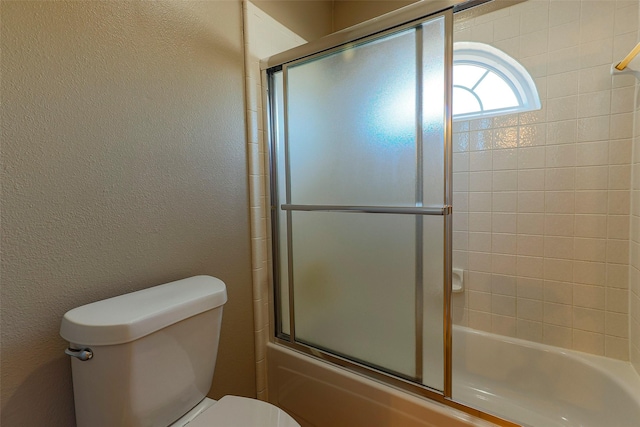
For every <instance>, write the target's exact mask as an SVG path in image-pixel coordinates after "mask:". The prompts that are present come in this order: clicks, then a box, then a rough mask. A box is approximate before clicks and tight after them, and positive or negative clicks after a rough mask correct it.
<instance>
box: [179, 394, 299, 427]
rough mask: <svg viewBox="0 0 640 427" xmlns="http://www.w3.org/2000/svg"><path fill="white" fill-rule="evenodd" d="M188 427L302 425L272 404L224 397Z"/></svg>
mask: <svg viewBox="0 0 640 427" xmlns="http://www.w3.org/2000/svg"><path fill="white" fill-rule="evenodd" d="M188 427H300V424H298V423H297V422H296V421H295V420H294V419H293V418H291V416H289V415H288V414H287V413H286V412H284V411H283V410H282V409H279V408H278V407H276V406H274V405H272V404H270V403H266V402H262V401H260V400H256V399H249V398H246V397H238V396H224V397H223V398H222V399H220V400H218V401H217V402H216V403H214V404H213V405H211V406H209V407H208V408H207V409H205V410H204V411H202V412H201V413H200V414H198V415H197V416H196V417H195V418H193V419H192V420H191V421H190V422H189V424H188Z"/></svg>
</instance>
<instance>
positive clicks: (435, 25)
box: [422, 17, 447, 206]
mask: <svg viewBox="0 0 640 427" xmlns="http://www.w3.org/2000/svg"><path fill="white" fill-rule="evenodd" d="M444 28H445V23H444V18H443V17H440V18H437V19H434V20H432V21H429V22H426V23H424V24H423V25H422V46H423V48H422V57H423V62H422V87H423V91H422V139H423V162H424V163H423V164H424V166H423V167H424V187H423V188H424V192H423V203H424V205H425V206H439V205H442V204H444V202H445V200H444V182H445V176H444V160H445V147H446V145H445V126H446V115H445V108H444V105H445V94H446V91H447V86H446V79H445V72H446V70H447V68H446V67H445V32H444Z"/></svg>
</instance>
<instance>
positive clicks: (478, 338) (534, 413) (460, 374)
mask: <svg viewBox="0 0 640 427" xmlns="http://www.w3.org/2000/svg"><path fill="white" fill-rule="evenodd" d="M267 360H268V376H269V378H268V381H269V382H268V392H269V401H270V402H271V403H274V404H276V405H278V406H280V407H281V408H283V409H284V410H285V411H287V412H288V413H289V414H291V415H292V416H294V417H295V418H296V419H297V420H298V422H299V423H300V424H301V425H302V427H392V426H398V427H469V426H475V427H479V426H489V425H492V424H489V423H488V422H486V421H483V420H480V419H478V418H475V417H473V416H471V415H468V414H466V413H463V412H460V411H457V410H455V409H453V408H450V407H447V406H444V405H442V404H439V403H436V402H433V401H430V400H427V399H423V398H420V397H417V396H414V395H412V394H409V393H405V392H402V391H399V390H397V389H395V388H393V387H389V386H387V385H384V384H381V383H379V382H376V381H373V380H370V379H368V378H365V377H362V376H360V375H356V374H353V373H351V372H349V371H346V370H344V369H341V368H338V367H335V366H333V365H331V364H328V363H325V362H323V361H319V360H317V359H315V358H312V357H309V356H306V355H304V354H301V353H298V352H296V351H292V350H289V349H287V348H285V347H282V346H279V345H276V344H272V343H269V344H268V348H267ZM453 364H454V365H453V366H454V398H455V399H456V400H458V401H461V402H464V403H465V404H468V406H472V407H477V408H479V409H482V410H484V411H486V412H489V413H494V414H496V415H499V416H501V417H503V418H507V419H511V420H517V421H518V422H519V423H520V424H522V425H528V426H535V427H555V426H567V427H569V426H580V427H639V426H640V378H638V375H637V374H636V373H635V371H634V370H633V368H631V366H630V365H629V364H628V363H624V362H620V361H616V360H610V359H607V358H604V357H597V356H590V355H587V354H583V353H578V352H574V351H569V350H561V349H558V348H555V347H550V346H546V345H542V344H536V343H531V342H528V341H523V340H518V339H511V338H505V337H501V336H497V335H493V334H489V333H485V332H477V331H473V330H471V329H468V328H462V327H454V361H453Z"/></svg>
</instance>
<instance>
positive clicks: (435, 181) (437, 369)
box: [268, 11, 451, 391]
mask: <svg viewBox="0 0 640 427" xmlns="http://www.w3.org/2000/svg"><path fill="white" fill-rule="evenodd" d="M450 26H451V13H450V11H449V12H446V13H442V14H439V15H437V16H432V17H429V18H426V19H423V20H420V21H419V22H413V23H411V24H408V25H404V26H403V27H401V28H397V29H393V30H390V31H387V32H386V33H384V34H381V35H375V36H371V37H368V38H366V39H363V40H360V41H357V42H355V43H351V44H349V45H348V46H339V47H337V48H334V49H332V50H329V51H326V52H322V53H320V54H316V55H314V56H311V57H307V58H303V59H299V60H296V61H292V62H289V63H286V64H284V65H283V66H281V67H276V68H273V69H270V70H268V76H269V88H270V89H269V90H270V116H271V121H270V122H271V134H272V153H271V154H272V165H273V168H272V179H273V182H272V189H271V192H272V194H271V200H272V215H273V226H274V233H273V235H274V239H275V245H274V260H275V273H276V274H275V279H276V292H275V296H276V309H277V320H278V322H277V323H278V326H277V330H276V334H277V336H278V337H279V338H280V339H282V340H284V341H287V342H289V343H291V344H292V345H299V346H303V347H305V348H307V349H308V350H309V352H311V353H315V354H324V355H329V356H332V357H335V358H337V359H340V360H342V361H345V362H347V363H352V364H354V366H355V365H357V366H360V367H362V366H365V367H369V368H371V369H372V370H375V371H381V372H385V373H388V374H391V375H393V376H396V377H400V378H402V379H404V380H409V381H412V382H417V383H421V384H424V385H426V386H428V387H430V388H433V389H436V390H440V391H442V390H445V377H446V373H447V370H448V367H446V366H445V360H446V358H445V349H446V348H447V346H448V344H447V343H448V342H450V341H449V336H448V335H449V334H450V332H448V329H447V326H446V325H448V322H444V319H445V317H446V316H448V309H447V307H448V292H449V288H450V286H449V281H450V278H449V274H448V273H447V272H448V271H449V270H450V265H449V259H450V257H449V256H446V254H447V253H448V251H449V246H448V245H449V241H450V224H449V218H450V213H451V212H450V208H449V206H450V189H449V187H448V183H449V179H448V176H449V174H450V166H449V163H450V158H449V154H448V153H449V143H448V131H449V125H450V114H449V111H448V110H447V107H446V105H448V104H447V101H448V98H449V96H450V95H449V93H450V89H449V87H450V84H449V82H450V70H451V37H450V36H449V34H451V31H450Z"/></svg>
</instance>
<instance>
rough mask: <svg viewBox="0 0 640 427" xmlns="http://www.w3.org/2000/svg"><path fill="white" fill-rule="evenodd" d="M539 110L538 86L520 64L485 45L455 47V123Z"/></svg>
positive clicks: (475, 44)
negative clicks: (456, 121)
mask: <svg viewBox="0 0 640 427" xmlns="http://www.w3.org/2000/svg"><path fill="white" fill-rule="evenodd" d="M538 109H540V97H539V96H538V90H537V89H536V85H535V83H534V82H533V79H532V78H531V75H529V73H528V72H527V70H526V69H525V68H524V67H523V66H522V65H520V63H519V62H518V61H516V60H515V59H513V58H512V57H511V56H509V55H507V54H506V53H504V52H503V51H501V50H499V49H496V48H495V47H492V46H489V45H487V44H484V43H474V42H457V43H454V45H453V118H454V119H455V120H461V119H472V118H479V117H493V116H498V115H502V114H510V113H520V112H524V111H532V110H538Z"/></svg>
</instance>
